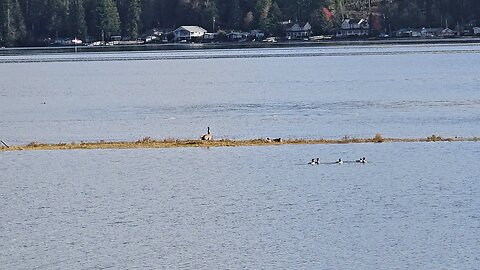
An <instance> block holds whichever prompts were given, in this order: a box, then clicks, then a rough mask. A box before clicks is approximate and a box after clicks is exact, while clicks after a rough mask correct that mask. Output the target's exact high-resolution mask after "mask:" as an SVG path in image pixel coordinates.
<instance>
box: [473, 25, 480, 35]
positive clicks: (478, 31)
mask: <svg viewBox="0 0 480 270" xmlns="http://www.w3.org/2000/svg"><path fill="white" fill-rule="evenodd" d="M473 34H474V35H480V27H473Z"/></svg>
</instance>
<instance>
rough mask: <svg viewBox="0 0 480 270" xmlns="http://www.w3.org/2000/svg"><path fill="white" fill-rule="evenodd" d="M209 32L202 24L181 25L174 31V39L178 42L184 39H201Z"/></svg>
mask: <svg viewBox="0 0 480 270" xmlns="http://www.w3.org/2000/svg"><path fill="white" fill-rule="evenodd" d="M205 33H207V30H205V29H203V28H202V27H200V26H192V25H188V26H180V27H178V28H177V29H175V30H174V31H173V35H174V40H175V41H176V42H182V41H193V42H194V41H200V40H202V39H203V36H204V35H205Z"/></svg>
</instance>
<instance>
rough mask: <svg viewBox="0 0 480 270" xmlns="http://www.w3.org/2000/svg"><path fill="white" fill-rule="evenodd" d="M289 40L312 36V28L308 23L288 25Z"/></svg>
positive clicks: (286, 29)
mask: <svg viewBox="0 0 480 270" xmlns="http://www.w3.org/2000/svg"><path fill="white" fill-rule="evenodd" d="M285 26H286V28H285V32H286V36H287V39H296V38H308V37H309V36H310V35H311V34H312V26H311V25H310V24H309V23H308V22H307V23H294V24H291V23H289V24H286V25H285Z"/></svg>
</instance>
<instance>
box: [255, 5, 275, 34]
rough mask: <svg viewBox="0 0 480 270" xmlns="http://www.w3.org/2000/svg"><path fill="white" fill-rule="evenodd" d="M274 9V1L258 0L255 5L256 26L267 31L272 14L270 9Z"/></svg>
mask: <svg viewBox="0 0 480 270" xmlns="http://www.w3.org/2000/svg"><path fill="white" fill-rule="evenodd" d="M271 7H272V0H257V3H256V5H255V13H254V17H255V21H256V26H258V27H259V28H260V29H262V30H267V27H268V25H269V23H270V22H269V17H268V14H269V13H270V8H271Z"/></svg>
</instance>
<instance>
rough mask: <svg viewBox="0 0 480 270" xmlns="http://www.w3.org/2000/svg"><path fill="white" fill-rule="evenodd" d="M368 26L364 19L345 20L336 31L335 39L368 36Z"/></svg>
mask: <svg viewBox="0 0 480 270" xmlns="http://www.w3.org/2000/svg"><path fill="white" fill-rule="evenodd" d="M369 29H370V25H369V24H368V21H367V20H366V19H345V20H343V22H342V24H341V26H340V29H339V30H337V33H336V36H337V37H353V36H368V34H369Z"/></svg>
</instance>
